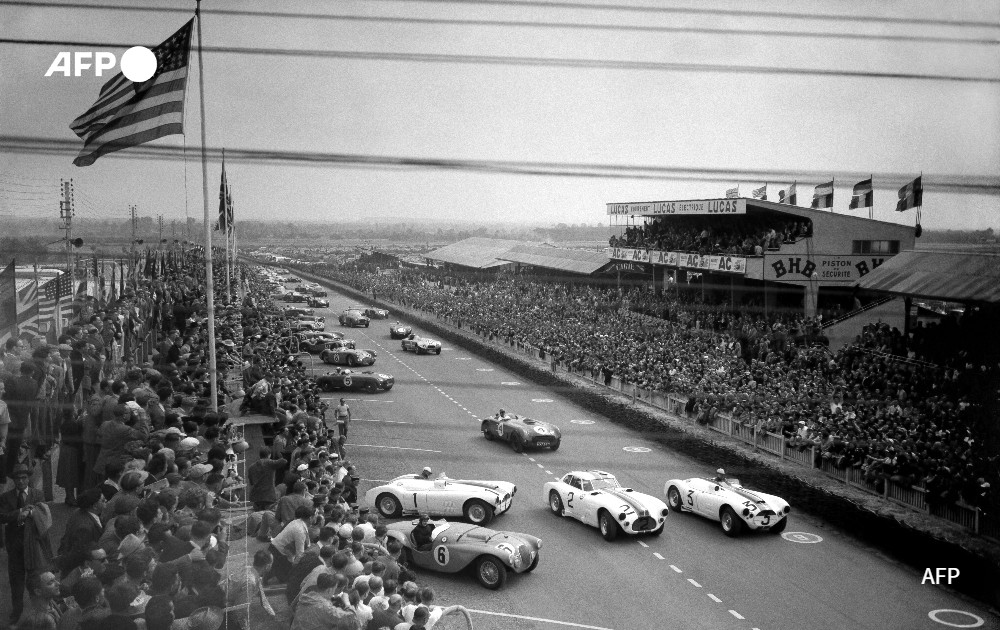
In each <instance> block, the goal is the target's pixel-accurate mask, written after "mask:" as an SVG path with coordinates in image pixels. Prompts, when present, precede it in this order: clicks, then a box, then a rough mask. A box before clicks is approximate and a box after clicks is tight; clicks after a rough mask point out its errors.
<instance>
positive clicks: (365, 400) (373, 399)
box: [321, 396, 396, 402]
mask: <svg viewBox="0 0 1000 630" xmlns="http://www.w3.org/2000/svg"><path fill="white" fill-rule="evenodd" d="M321 398H324V399H325V400H334V399H337V400H339V399H338V398H337V397H336V396H330V397H328V398H327V397H325V396H321ZM344 400H348V401H352V402H396V401H395V400H380V399H377V398H345V399H344Z"/></svg>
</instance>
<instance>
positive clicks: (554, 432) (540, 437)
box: [479, 413, 562, 453]
mask: <svg viewBox="0 0 1000 630" xmlns="http://www.w3.org/2000/svg"><path fill="white" fill-rule="evenodd" d="M479 428H480V430H481V431H482V432H483V437H485V438H486V439H487V440H490V441H493V440H503V441H505V442H509V443H510V445H511V448H513V449H514V452H515V453H522V452H524V448H525V447H526V446H538V447H546V448H549V449H551V450H553V451H555V450H558V448H559V443H560V442H561V441H562V433H561V432H560V431H559V427H557V426H555V425H554V424H549V423H548V422H542V421H541V420H533V419H532V418H525V417H524V416H518V415H516V414H515V415H509V414H506V413H505V414H504V415H501V414H499V413H498V414H496V415H494V416H493V417H491V418H483V422H482V424H481V425H480V427H479Z"/></svg>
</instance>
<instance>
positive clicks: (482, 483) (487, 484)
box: [448, 479, 517, 497]
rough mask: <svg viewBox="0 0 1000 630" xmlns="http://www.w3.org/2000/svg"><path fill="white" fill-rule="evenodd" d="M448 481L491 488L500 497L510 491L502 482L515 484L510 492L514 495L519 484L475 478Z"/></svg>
mask: <svg viewBox="0 0 1000 630" xmlns="http://www.w3.org/2000/svg"><path fill="white" fill-rule="evenodd" d="M448 482H449V483H461V484H464V485H466V486H476V487H478V488H485V489H487V490H490V491H491V492H493V493H495V494H496V495H497V496H499V497H502V496H503V495H504V494H506V493H507V492H508V490H507V489H506V488H505V487H504V486H503V485H500V483H503V484H506V485H509V486H513V488H512V489H511V490H510V493H511V494H512V495H513V494H514V493H515V492H517V486H515V485H514V484H507V483H506V482H500V483H498V482H495V481H478V480H475V479H471V480H470V479H449V480H448Z"/></svg>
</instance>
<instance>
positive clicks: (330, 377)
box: [316, 368, 396, 393]
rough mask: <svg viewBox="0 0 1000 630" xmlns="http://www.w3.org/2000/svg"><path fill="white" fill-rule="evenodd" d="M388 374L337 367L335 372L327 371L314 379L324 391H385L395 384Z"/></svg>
mask: <svg viewBox="0 0 1000 630" xmlns="http://www.w3.org/2000/svg"><path fill="white" fill-rule="evenodd" d="M395 382H396V379H394V378H393V377H392V376H390V375H389V374H376V373H375V372H372V371H370V370H369V371H366V372H354V371H352V370H344V369H341V368H337V371H336V372H327V373H326V374H324V375H323V376H320V377H319V378H317V379H316V385H318V386H319V388H320V389H321V390H323V391H324V392H332V391H334V390H337V389H346V390H349V391H353V392H359V391H361V392H371V393H374V392H387V391H389V390H390V389H392V386H393V385H394V384H395Z"/></svg>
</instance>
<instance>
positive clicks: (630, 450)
mask: <svg viewBox="0 0 1000 630" xmlns="http://www.w3.org/2000/svg"><path fill="white" fill-rule="evenodd" d="M622 450H623V451H625V452H626V453H648V452H650V451H651V450H653V449H651V448H646V447H645V446H626V447H625V448H623V449H622Z"/></svg>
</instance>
